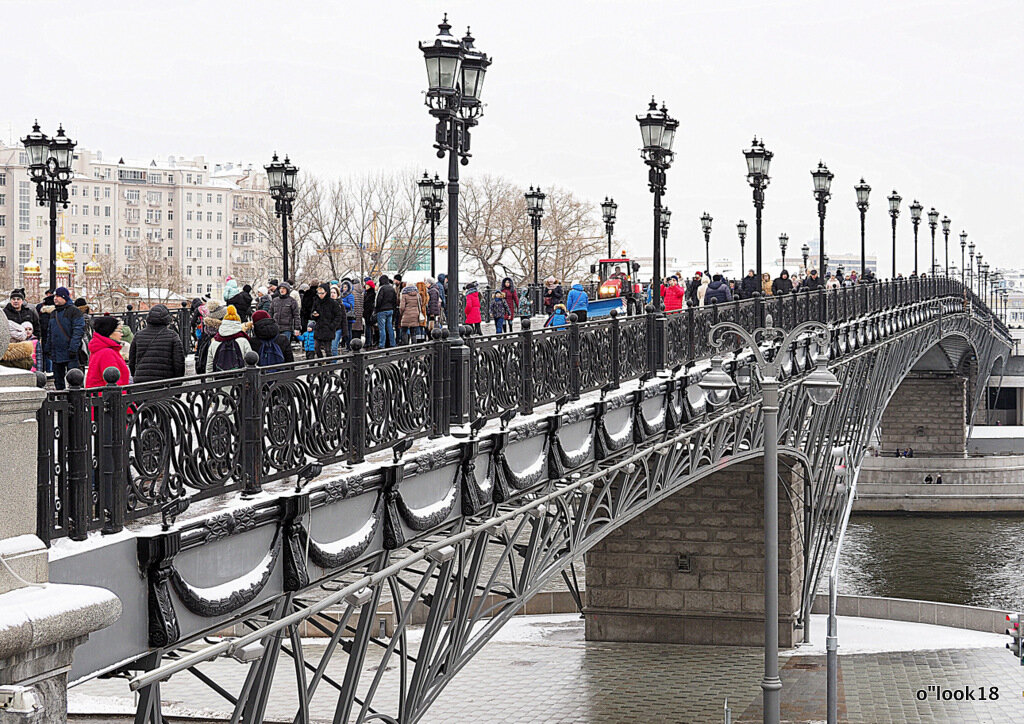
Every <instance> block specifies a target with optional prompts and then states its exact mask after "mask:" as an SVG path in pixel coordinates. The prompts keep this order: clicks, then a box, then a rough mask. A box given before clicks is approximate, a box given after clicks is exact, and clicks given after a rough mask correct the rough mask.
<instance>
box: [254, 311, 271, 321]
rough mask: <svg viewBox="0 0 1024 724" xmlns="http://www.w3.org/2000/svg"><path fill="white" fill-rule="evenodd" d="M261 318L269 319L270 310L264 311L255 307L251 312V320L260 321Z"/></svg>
mask: <svg viewBox="0 0 1024 724" xmlns="http://www.w3.org/2000/svg"><path fill="white" fill-rule="evenodd" d="M261 319H270V312H267V311H264V310H262V309H257V310H256V311H255V312H253V315H252V321H253V323H254V324H255V323H256V322H258V321H260V320H261Z"/></svg>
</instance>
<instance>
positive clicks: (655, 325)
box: [647, 304, 665, 374]
mask: <svg viewBox="0 0 1024 724" xmlns="http://www.w3.org/2000/svg"><path fill="white" fill-rule="evenodd" d="M664 330H665V315H664V314H662V313H661V312H659V311H656V310H655V309H654V305H652V304H648V305H647V371H648V372H650V373H651V374H656V373H657V372H658V370H660V369H661V368H662V367H663V363H662V360H663V359H664V358H665V344H664V337H665V335H664V334H663V332H664Z"/></svg>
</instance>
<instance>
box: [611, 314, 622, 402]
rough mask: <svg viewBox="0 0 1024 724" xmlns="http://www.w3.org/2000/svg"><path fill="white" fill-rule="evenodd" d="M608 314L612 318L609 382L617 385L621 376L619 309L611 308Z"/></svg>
mask: <svg viewBox="0 0 1024 724" xmlns="http://www.w3.org/2000/svg"><path fill="white" fill-rule="evenodd" d="M610 316H611V318H612V335H611V336H612V365H611V374H610V377H611V379H610V380H609V382H612V383H613V384H614V385H615V386H616V387H618V386H619V377H621V376H622V366H621V365H622V360H621V359H620V358H619V335H621V333H622V330H621V329H619V324H620V323H619V310H617V309H613V310H612V311H611V312H610Z"/></svg>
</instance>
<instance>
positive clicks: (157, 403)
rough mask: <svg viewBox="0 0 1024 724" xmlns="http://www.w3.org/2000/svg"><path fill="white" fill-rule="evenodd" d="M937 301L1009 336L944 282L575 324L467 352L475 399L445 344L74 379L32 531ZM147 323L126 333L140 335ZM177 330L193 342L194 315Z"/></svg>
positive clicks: (287, 471) (110, 519)
mask: <svg viewBox="0 0 1024 724" xmlns="http://www.w3.org/2000/svg"><path fill="white" fill-rule="evenodd" d="M939 297H945V298H946V300H947V301H946V304H945V305H944V306H945V307H946V308H947V309H962V308H963V305H965V304H971V305H973V306H974V307H975V314H976V316H979V317H980V318H981V319H982V320H984V321H986V322H988V323H989V324H991V326H992V328H993V331H998V332H999V333H1001V334H1002V335H1004V336H1008V332H1007V330H1006V328H1005V327H1004V326H1003V325H1002V323H1001V322H1000V321H999V320H997V319H996V318H995V317H993V316H992V315H991V313H990V312H989V311H988V309H987V307H985V306H984V304H983V303H982V302H981V300H979V299H978V298H977V297H976V296H975V295H974V294H973V293H972V292H971V291H970V290H968V289H966V288H964V287H963V286H961V285H960V283H959V282H958V281H956V280H952V279H944V278H934V279H909V280H900V281H897V282H880V283H876V284H866V285H860V286H856V287H846V288H840V289H835V290H829V291H824V290H816V291H813V292H797V293H795V294H788V295H782V296H778V297H765V298H753V299H747V300H742V301H735V302H728V303H725V304H712V305H710V306H705V307H688V308H685V309H682V310H678V311H673V312H669V313H667V314H655V313H653V312H648V313H647V314H641V315H636V316H618V315H615V314H613V315H611V316H609V317H607V318H604V319H599V320H593V321H588V322H584V323H578V322H576V321H575V317H574V316H572V317H571V319H572V321H571V322H570V323H569V324H567V325H564V326H561V327H551V328H539V329H532V328H529V326H527V328H526V329H523V330H521V331H519V332H512V333H507V334H502V335H492V336H485V337H469V338H468V339H467V340H466V344H467V345H468V349H469V375H468V386H467V385H465V384H464V383H463V382H462V381H460V380H459V379H457V378H455V376H454V375H452V374H450V372H451V370H452V369H453V354H452V346H451V344H450V343H449V341H448V339H447V337H446V336H443V335H437V336H435V338H434V339H432V340H431V341H429V342H425V343H422V344H415V345H410V346H407V347H400V348H393V349H386V350H378V351H374V352H365V351H362V350H361V349H358V347H359V345H358V344H357V345H354V347H355V348H357V349H355V351H354V352H353V353H352V354H346V355H344V356H341V357H335V358H330V359H327V360H324V359H319V360H304V361H301V362H295V363H290V364H284V365H278V366H274V367H265V368H261V367H256V366H255V365H254V364H252V365H249V366H248V367H246V368H245V369H242V370H235V371H232V372H224V373H218V374H213V375H199V376H194V377H186V378H183V379H179V380H175V381H172V382H160V383H148V384H140V385H129V386H127V387H119V386H117V385H116V384H115V383H116V381H117V380H116V377H117V375H116V371H115V370H113V369H111V370H107V374H108V375H109V376H110V378H112V379H108V380H107V382H108V384H107V386H105V387H100V388H93V389H84V388H83V387H82V375H81V373H80V372H72V374H71V375H70V376H69V382H70V387H69V389H67V390H64V391H60V392H51V393H49V395H48V397H47V400H46V402H45V403H44V405H43V407H42V409H41V410H40V412H39V446H38V455H39V465H38V470H39V473H38V474H39V479H38V498H39V505H38V510H39V517H38V520H37V528H38V531H39V535H40V537H41V538H43V539H44V540H50V539H52V538H54V537H60V536H70V537H72V538H75V539H83V538H84V537H85V536H86V535H87V533H88V532H89V531H90V530H97V529H102V530H103V531H105V532H115V531H118V530H120V529H121V528H122V527H123V526H124V524H125V522H126V521H130V520H133V519H136V518H140V517H142V516H145V515H150V514H153V513H156V512H160V511H164V512H171V513H173V512H174V511H175V510H176V509H177V508H181V507H183V506H184V505H185V502H183V501H184V500H196V499H201V498H204V497H208V496H211V495H214V494H219V493H224V492H231V491H238V490H241V491H242V492H243V494H255V493H257V492H259V491H260V489H261V486H262V485H264V484H266V483H269V482H272V481H275V480H281V479H284V478H287V477H289V476H295V475H302V474H304V473H308V472H309V466H310V465H311V464H320V465H327V464H331V463H337V462H346V463H353V464H354V463H359V462H362V461H363V460H365V458H366V456H367V455H370V454H372V453H375V452H379V451H382V450H386V449H389V448H391V447H393V446H394V445H395V444H396V443H398V442H400V441H404V440H410V439H414V438H420V437H425V436H440V435H444V434H447V433H448V432H449V431H450V426H451V424H452V416H453V415H454V410H455V409H466V410H469V418H470V421H475V420H486V419H493V418H497V417H500V416H503V415H506V414H508V413H510V412H513V413H514V414H529V413H531V412H533V411H534V410H535V409H536V408H537V407H540V406H542V405H546V404H549V403H551V402H557V403H561V402H564V401H565V400H569V399H578V398H579V397H580V396H581V395H582V394H585V393H587V392H590V391H594V390H600V389H611V388H614V387H615V386H618V385H619V384H621V383H623V382H625V381H628V380H632V379H637V378H640V377H644V376H649V375H653V374H654V373H655V372H657V370H659V369H664V368H669V369H672V368H678V367H680V366H683V365H690V364H693V363H694V362H696V361H697V360H700V359H702V358H706V357H708V356H709V355H710V354H711V352H712V350H711V349H710V348H709V346H708V331H709V330H710V329H711V327H712V326H713V325H714V324H716V323H718V322H721V321H725V320H730V321H733V322H736V323H737V324H739V325H741V326H742V327H744V328H745V329H748V330H753V329H756V328H757V327H760V326H763V325H764V323H765V317H766V315H771V316H772V319H773V321H774V324H775V326H777V327H782V328H783V329H787V330H788V329H791V328H793V327H794V326H796V325H798V324H800V323H802V322H804V321H806V320H808V319H822V318H823V319H824V320H825V321H826V322H828V323H829V324H831V325H832V326H833V327H834V328H835V330H836V331H834V332H833V337H834V340H835V344H836V345H838V346H837V349H838V350H839V351H840V353H841V352H842V350H843V345H844V344H846V341H847V340H848V338H849V333H842V334H841V333H840V332H839V329H840V328H841V327H842V326H843V325H844V324H846V323H848V322H853V321H855V320H857V319H859V318H861V317H864V316H865V315H869V314H874V313H879V312H884V311H887V310H891V309H892V308H894V307H897V306H906V305H913V304H916V303H918V302H921V301H924V300H927V299H935V298H939ZM129 314H130V313H129ZM140 317H141V315H136V316H134V317H133V318H131V319H132V321H134V323H135V324H136V328H140V325H139V320H140ZM176 319H177V323H178V324H180V325H186V326H187V317H186V315H185V310H180V311H178V312H177V314H176ZM126 323H129V324H130V323H131V322H130V321H128V320H126ZM179 328H184V327H179ZM853 333H854V334H859V333H860V332H858V331H854V332H853ZM253 362H254V360H253ZM456 403H459V404H456ZM464 421H465V420H456V422H458V423H462V422H464Z"/></svg>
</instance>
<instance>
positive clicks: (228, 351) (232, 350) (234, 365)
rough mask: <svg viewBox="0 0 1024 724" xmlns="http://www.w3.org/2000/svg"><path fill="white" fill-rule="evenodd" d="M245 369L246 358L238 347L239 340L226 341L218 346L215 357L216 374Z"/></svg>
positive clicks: (214, 367) (214, 368)
mask: <svg viewBox="0 0 1024 724" xmlns="http://www.w3.org/2000/svg"><path fill="white" fill-rule="evenodd" d="M243 367H245V358H244V357H242V348H241V347H239V346H238V340H235V339H226V340H224V341H223V342H221V343H220V344H219V345H217V352H216V353H215V354H214V355H213V371H214V372H223V371H224V370H237V369H242V368H243Z"/></svg>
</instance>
